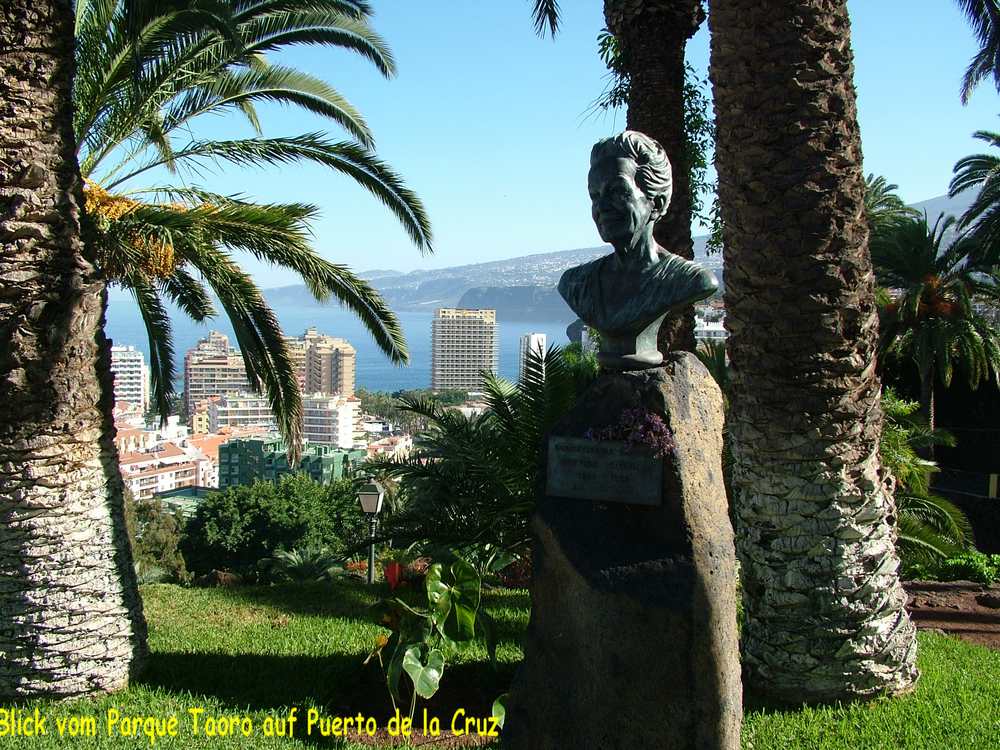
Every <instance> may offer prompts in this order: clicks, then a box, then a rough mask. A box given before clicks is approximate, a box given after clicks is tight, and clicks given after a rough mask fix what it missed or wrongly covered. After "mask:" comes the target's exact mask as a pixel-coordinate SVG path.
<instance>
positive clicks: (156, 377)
mask: <svg viewBox="0 0 1000 750" xmlns="http://www.w3.org/2000/svg"><path fill="white" fill-rule="evenodd" d="M126 286H127V288H128V290H129V291H130V292H131V293H132V296H133V297H134V298H135V301H136V305H137V306H138V308H139V313H140V314H141V315H142V320H143V323H144V324H145V326H146V333H147V335H148V339H149V374H150V400H151V401H152V404H153V409H154V410H155V411H156V413H157V414H159V415H160V423H161V424H166V422H167V417H168V416H169V414H170V402H171V400H172V398H171V397H172V396H173V395H174V374H175V373H174V345H173V332H172V331H171V328H170V317H169V316H168V314H167V310H166V308H165V307H164V306H163V302H162V301H161V300H160V295H159V294H158V293H157V291H156V287H155V286H153V284H152V283H150V281H149V280H148V279H147V278H146V277H145V276H144V275H142V274H141V273H138V272H135V273H132V274H130V275H129V277H128V278H127V279H126Z"/></svg>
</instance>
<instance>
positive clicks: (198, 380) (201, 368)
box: [184, 331, 250, 414]
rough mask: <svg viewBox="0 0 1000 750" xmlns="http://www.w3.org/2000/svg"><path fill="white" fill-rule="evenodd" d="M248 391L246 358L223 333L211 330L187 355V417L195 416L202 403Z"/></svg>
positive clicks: (185, 360)
mask: <svg viewBox="0 0 1000 750" xmlns="http://www.w3.org/2000/svg"><path fill="white" fill-rule="evenodd" d="M249 391H250V382H249V381H248V380H247V373H246V369H245V367H244V365H243V357H242V356H240V353H239V351H237V350H236V349H231V348H230V347H229V339H228V337H226V336H225V335H224V334H222V333H219V332H218V331H210V332H209V334H208V336H206V337H205V338H203V339H202V340H201V341H199V342H198V344H197V346H195V347H194V348H193V349H189V350H188V352H187V354H186V355H185V356H184V404H185V406H186V407H187V413H188V414H194V412H195V411H196V408H195V407H196V406H197V404H198V402H199V401H203V400H205V399H208V398H211V397H213V396H224V395H225V394H227V393H240V392H249Z"/></svg>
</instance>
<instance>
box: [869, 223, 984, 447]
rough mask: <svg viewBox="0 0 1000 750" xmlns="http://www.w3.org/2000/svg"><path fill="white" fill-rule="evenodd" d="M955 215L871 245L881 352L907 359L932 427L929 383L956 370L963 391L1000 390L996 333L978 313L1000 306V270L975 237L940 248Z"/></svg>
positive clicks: (900, 228) (903, 228)
mask: <svg viewBox="0 0 1000 750" xmlns="http://www.w3.org/2000/svg"><path fill="white" fill-rule="evenodd" d="M955 224H956V220H955V218H954V217H952V216H949V217H947V218H945V217H944V216H940V217H938V219H937V221H935V222H934V225H933V226H928V224H927V217H926V216H924V217H921V218H919V219H909V220H907V221H904V222H901V223H899V224H897V225H896V226H895V227H894V228H893V229H892V230H891V231H890V232H888V233H887V234H885V235H883V236H880V237H877V238H876V240H875V241H874V242H873V243H872V261H873V262H874V264H875V271H876V274H877V276H878V281H879V283H880V284H882V285H883V286H884V287H886V288H887V293H886V294H885V295H884V296H885V299H884V300H883V304H882V305H881V310H880V312H881V317H882V335H881V340H880V347H879V348H880V351H881V352H883V353H884V354H887V355H891V356H895V357H905V358H907V359H910V360H912V361H913V363H914V364H915V365H916V367H917V374H918V375H919V377H920V403H921V406H922V408H923V410H924V413H925V414H926V416H927V420H928V423H929V425H930V429H932V430H933V429H934V381H935V379H937V380H940V381H941V383H942V384H943V385H944V386H945V387H948V386H950V385H951V380H952V375H953V374H954V371H955V366H956V365H958V367H959V368H960V369H962V370H964V371H965V374H966V377H967V380H968V384H969V388H972V389H976V388H978V387H979V384H980V383H981V382H982V381H984V380H987V379H989V377H990V372H991V371H992V372H993V379H994V381H995V382H997V383H998V384H1000V333H998V332H997V330H996V329H995V328H994V327H993V326H992V325H991V324H990V321H989V320H988V319H987V318H986V317H984V316H983V315H981V314H980V313H979V311H978V310H977V308H976V303H977V302H979V301H989V302H992V303H993V304H996V303H997V302H1000V267H997V266H995V265H994V264H993V263H992V262H990V260H991V259H990V257H989V255H990V253H988V252H986V251H984V249H983V245H982V243H981V241H980V239H979V237H978V236H977V235H976V233H975V232H974V233H973V234H965V235H961V234H960V235H958V236H957V237H955V238H954V239H952V241H951V242H950V244H949V245H948V246H947V248H942V240H943V239H944V238H945V237H946V236H948V235H949V233H950V232H951V230H952V228H953V227H954V226H955Z"/></svg>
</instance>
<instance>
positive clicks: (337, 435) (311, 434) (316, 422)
mask: <svg viewBox="0 0 1000 750" xmlns="http://www.w3.org/2000/svg"><path fill="white" fill-rule="evenodd" d="M360 417H361V400H360V399H358V398H354V397H353V396H351V397H345V396H329V395H325V394H322V393H311V394H308V395H305V396H303V397H302V437H304V438H305V439H306V440H308V441H309V442H310V443H322V444H324V445H335V446H337V447H338V448H345V449H350V448H353V447H354V444H355V442H356V440H355V432H357V425H358V421H359V419H360Z"/></svg>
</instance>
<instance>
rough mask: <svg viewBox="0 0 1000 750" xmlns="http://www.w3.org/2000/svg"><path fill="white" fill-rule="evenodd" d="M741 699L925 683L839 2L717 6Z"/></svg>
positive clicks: (743, 1) (803, 697)
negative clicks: (900, 541) (896, 484)
mask: <svg viewBox="0 0 1000 750" xmlns="http://www.w3.org/2000/svg"><path fill="white" fill-rule="evenodd" d="M709 24H710V26H711V30H712V60H711V78H712V82H713V87H714V93H715V111H716V127H717V131H718V135H717V144H716V147H717V152H716V154H717V155H716V167H717V170H718V173H719V198H720V203H721V207H722V216H723V223H724V227H725V230H724V231H725V234H724V244H725V256H724V260H725V273H726V308H727V317H726V323H727V327H728V329H729V331H730V338H729V356H730V359H731V361H732V366H733V371H732V380H731V384H730V388H731V390H730V398H731V410H730V415H729V419H728V426H729V429H730V431H731V435H732V441H733V458H734V476H733V482H734V485H735V489H736V518H737V537H738V539H737V546H738V551H739V555H740V560H741V562H742V582H743V586H744V591H745V598H746V616H747V622H746V627H745V629H744V651H745V654H744V665H745V669H746V673H747V674H746V679H745V684H746V686H747V687H748V688H749V689H750V690H751V691H761V692H764V693H766V694H768V696H769V697H770V698H772V699H775V700H783V701H789V702H796V703H797V702H802V701H810V702H813V701H830V700H836V699H855V698H866V697H869V696H873V695H876V694H879V693H895V692H899V691H902V690H905V689H906V688H908V687H909V686H910V685H911V684H912V683H913V682H914V680H915V679H916V677H917V670H916V667H915V664H914V659H915V652H916V641H915V634H914V628H913V626H912V624H911V623H910V621H909V619H908V617H907V615H906V611H905V609H904V604H905V599H906V597H905V594H904V592H903V589H902V587H901V586H900V583H899V577H898V575H897V568H898V566H899V560H898V558H897V555H896V552H895V547H894V541H895V540H894V525H893V519H894V516H895V507H894V503H893V499H892V496H891V494H890V492H889V490H888V488H887V484H886V482H885V480H884V478H883V476H884V475H883V472H882V470H881V466H880V464H879V454H878V442H879V435H880V431H881V422H882V414H881V411H880V407H879V396H880V384H879V382H878V379H877V378H876V375H875V345H876V335H877V330H876V328H877V318H876V309H875V300H874V294H873V289H874V280H873V274H872V268H871V261H870V257H869V253H868V230H867V227H866V224H865V220H864V213H863V203H864V201H863V199H864V180H863V176H862V172H861V146H860V135H859V132H858V124H857V112H856V105H855V92H854V86H853V82H852V77H853V55H852V52H851V47H850V25H849V20H848V16H847V7H846V0H799V2H794V3H792V2H787V1H786V0H713V2H712V3H711V9H710V11H709Z"/></svg>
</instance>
